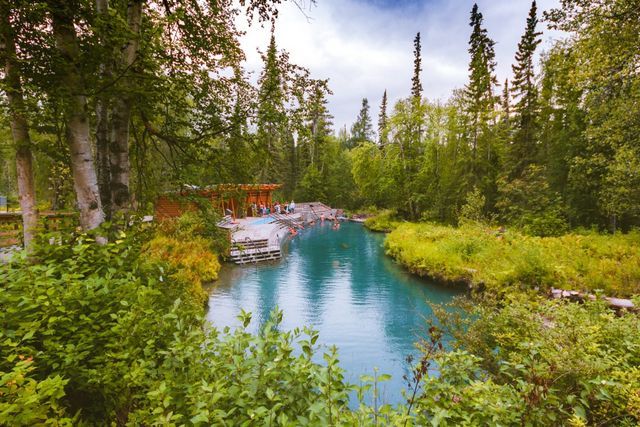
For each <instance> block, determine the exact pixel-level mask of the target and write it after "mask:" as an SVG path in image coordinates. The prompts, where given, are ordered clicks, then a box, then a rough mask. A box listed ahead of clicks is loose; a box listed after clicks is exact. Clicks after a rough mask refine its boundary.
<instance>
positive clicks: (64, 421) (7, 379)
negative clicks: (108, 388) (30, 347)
mask: <svg viewBox="0 0 640 427" xmlns="http://www.w3.org/2000/svg"><path fill="white" fill-rule="evenodd" d="M10 358H11V359H12V360H15V354H14V355H11V356H10ZM19 359H20V360H17V361H16V362H15V366H14V367H13V369H11V370H10V371H8V372H4V371H2V370H1V369H0V424H2V425H24V426H35V425H52V426H72V425H73V422H72V421H73V419H72V418H69V417H66V416H65V410H64V406H63V405H62V404H61V402H60V400H61V399H62V397H64V394H65V393H64V386H65V385H66V384H67V382H68V380H63V379H62V378H61V377H60V376H59V375H56V376H51V377H47V378H46V379H44V380H42V381H37V380H35V379H34V378H33V377H32V376H33V374H32V372H33V371H34V370H35V367H34V366H33V359H32V358H31V357H29V358H25V357H24V356H22V355H20V356H19Z"/></svg>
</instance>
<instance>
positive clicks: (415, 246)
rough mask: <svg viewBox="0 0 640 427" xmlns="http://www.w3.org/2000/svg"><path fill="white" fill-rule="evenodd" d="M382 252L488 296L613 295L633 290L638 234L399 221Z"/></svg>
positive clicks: (639, 286) (639, 277) (638, 280)
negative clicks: (548, 232) (552, 290)
mask: <svg viewBox="0 0 640 427" xmlns="http://www.w3.org/2000/svg"><path fill="white" fill-rule="evenodd" d="M385 247H386V250H387V253H388V254H389V255H391V256H393V257H394V258H396V259H397V260H398V262H400V263H401V264H403V265H404V266H406V267H407V268H408V269H409V270H410V271H412V272H414V273H416V274H419V275H422V276H430V277H433V278H435V279H438V280H442V281H447V282H463V283H466V284H470V285H472V286H479V285H483V286H487V287H488V288H490V289H491V290H492V291H494V292H498V291H499V292H504V291H508V290H510V289H538V290H545V289H548V288H549V287H551V286H554V287H557V288H563V289H571V290H580V291H594V290H596V289H601V290H603V291H604V292H605V293H607V294H610V295H620V296H631V295H634V294H638V293H640V257H638V253H640V234H639V233H638V232H632V233H629V234H626V235H622V234H616V235H599V234H586V235H575V234H568V235H564V236H560V237H532V236H526V235H523V234H520V233H518V232H515V231H511V230H508V231H506V230H505V231H501V230H492V229H489V228H485V227H483V226H481V225H477V224H466V225H464V226H462V227H459V228H453V227H446V226H440V225H434V224H426V223H420V224H409V223H405V224H402V225H400V226H399V227H398V228H396V229H395V230H394V231H392V232H391V233H390V234H389V235H388V236H387V239H386V241H385Z"/></svg>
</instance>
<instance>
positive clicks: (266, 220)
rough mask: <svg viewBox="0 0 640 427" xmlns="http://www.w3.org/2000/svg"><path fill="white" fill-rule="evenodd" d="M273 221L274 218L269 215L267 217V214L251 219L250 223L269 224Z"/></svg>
mask: <svg viewBox="0 0 640 427" xmlns="http://www.w3.org/2000/svg"><path fill="white" fill-rule="evenodd" d="M273 221H274V219H273V218H271V217H268V216H267V217H264V218H260V219H257V220H255V221H253V222H252V223H251V225H259V224H270V223H272V222H273Z"/></svg>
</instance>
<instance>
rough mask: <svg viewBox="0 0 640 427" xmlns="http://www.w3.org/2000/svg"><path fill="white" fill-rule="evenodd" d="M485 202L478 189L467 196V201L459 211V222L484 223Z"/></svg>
mask: <svg viewBox="0 0 640 427" xmlns="http://www.w3.org/2000/svg"><path fill="white" fill-rule="evenodd" d="M485 203H486V200H485V197H484V196H483V195H482V193H481V192H480V190H479V189H478V188H475V189H474V190H473V191H471V192H469V193H468V194H467V200H466V202H465V204H464V205H463V206H462V209H460V216H459V219H460V222H461V223H463V224H464V223H465V222H483V221H485V219H486V218H485V215H484V206H485Z"/></svg>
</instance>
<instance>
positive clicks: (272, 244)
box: [223, 213, 303, 264]
mask: <svg viewBox="0 0 640 427" xmlns="http://www.w3.org/2000/svg"><path fill="white" fill-rule="evenodd" d="M302 223H303V219H302V216H301V215H300V214H297V213H296V214H291V215H285V214H275V213H274V214H270V215H267V216H263V217H248V218H242V219H238V220H236V221H233V224H232V226H231V224H224V225H223V227H224V228H227V229H229V230H230V231H231V252H230V254H229V255H230V257H229V260H230V261H231V262H233V263H236V264H247V263H257V262H262V261H271V260H277V259H280V258H282V250H281V245H282V243H283V242H284V241H285V240H286V239H287V238H288V237H289V235H290V232H289V230H290V229H291V228H296V229H297V228H299V227H300V226H301V225H302Z"/></svg>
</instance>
